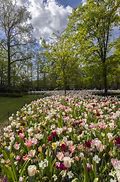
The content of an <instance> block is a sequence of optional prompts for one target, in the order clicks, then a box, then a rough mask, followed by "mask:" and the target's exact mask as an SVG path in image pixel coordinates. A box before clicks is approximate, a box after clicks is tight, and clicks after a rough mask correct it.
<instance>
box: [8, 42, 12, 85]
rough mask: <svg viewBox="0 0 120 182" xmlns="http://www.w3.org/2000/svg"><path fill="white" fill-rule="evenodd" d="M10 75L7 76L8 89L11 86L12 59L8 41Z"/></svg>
mask: <svg viewBox="0 0 120 182" xmlns="http://www.w3.org/2000/svg"><path fill="white" fill-rule="evenodd" d="M7 47H8V74H7V80H8V88H10V86H11V65H10V63H11V57H10V41H9V40H8V44H7Z"/></svg>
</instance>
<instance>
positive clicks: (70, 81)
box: [46, 35, 79, 94]
mask: <svg viewBox="0 0 120 182" xmlns="http://www.w3.org/2000/svg"><path fill="white" fill-rule="evenodd" d="M46 58H47V60H48V68H49V73H50V74H52V75H54V78H55V77H56V79H57V84H58V86H62V87H63V88H64V91H65V94H66V90H67V88H70V87H73V86H74V84H75V81H76V80H77V78H78V77H77V74H78V68H79V63H78V61H77V60H78V59H77V57H76V56H75V55H74V54H73V48H71V45H70V43H69V42H68V37H66V35H62V36H61V37H60V38H59V39H58V41H57V42H55V43H53V44H52V45H51V46H49V49H48V50H47V52H46ZM55 75H56V76H55Z"/></svg>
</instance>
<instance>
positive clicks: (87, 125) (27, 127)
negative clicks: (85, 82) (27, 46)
mask: <svg viewBox="0 0 120 182" xmlns="http://www.w3.org/2000/svg"><path fill="white" fill-rule="evenodd" d="M119 117H120V101H119V100H118V99H117V98H110V97H109V98H104V97H102V98H101V97H95V96H94V97H84V98H82V97H81V98H77V97H75V96H74V97H70V96H66V97H63V96H55V97H47V98H44V99H40V100H37V101H34V102H32V103H31V104H29V105H25V106H24V107H23V108H22V109H21V111H20V112H17V114H16V115H12V116H11V117H10V118H9V120H10V121H11V125H9V126H8V127H6V128H4V131H3V136H2V137H1V139H0V140H1V141H0V142H1V145H0V165H1V171H2V172H1V173H2V175H3V176H4V178H5V179H4V180H6V181H10V182H11V181H13V182H18V181H19V182H22V181H23V182H27V181H30V182H32V181H33V182H44V181H49V182H52V181H56V182H71V181H72V182H97V181H98V182H103V181H104V182H109V181H110V182H115V181H118V182H119V181H120V119H119Z"/></svg>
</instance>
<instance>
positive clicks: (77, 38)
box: [67, 0, 120, 94]
mask: <svg viewBox="0 0 120 182" xmlns="http://www.w3.org/2000/svg"><path fill="white" fill-rule="evenodd" d="M119 10H120V1H119V0H114V1H113V0H87V2H86V4H85V5H80V6H79V7H78V8H77V9H76V10H75V11H74V12H73V14H72V16H71V17H70V21H69V25H68V28H67V31H68V33H69V36H72V37H73V41H74V42H76V46H77V48H78V50H79V52H78V54H81V55H83V57H87V58H88V59H89V60H91V59H90V58H89V57H91V56H93V55H94V56H95V57H96V60H97V59H98V58H99V60H100V61H101V63H102V68H103V82H104V83H103V85H104V93H105V94H107V90H108V83H107V66H108V60H109V56H110V52H111V51H112V46H111V45H112V42H113V41H114V40H112V39H111V37H112V34H113V30H114V27H117V26H118V25H119V23H120V14H119ZM91 61H92V60H91Z"/></svg>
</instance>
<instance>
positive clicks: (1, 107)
mask: <svg viewBox="0 0 120 182" xmlns="http://www.w3.org/2000/svg"><path fill="white" fill-rule="evenodd" d="M41 97H43V95H25V96H22V97H1V96H0V124H4V122H5V121H7V120H8V117H9V116H11V114H12V113H16V111H18V110H20V109H21V108H22V107H23V106H24V105H25V104H29V103H30V102H32V101H33V100H37V99H39V98H41Z"/></svg>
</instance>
